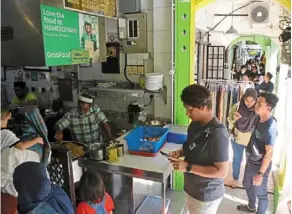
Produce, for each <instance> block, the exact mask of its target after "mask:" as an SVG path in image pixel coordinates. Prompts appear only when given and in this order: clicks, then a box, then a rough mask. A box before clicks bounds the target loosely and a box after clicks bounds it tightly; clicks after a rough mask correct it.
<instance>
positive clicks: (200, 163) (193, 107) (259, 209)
mask: <svg viewBox="0 0 292 214" xmlns="http://www.w3.org/2000/svg"><path fill="white" fill-rule="evenodd" d="M181 100H182V102H183V104H184V106H185V108H186V115H187V116H188V117H189V118H190V119H191V120H192V122H191V123H190V125H189V128H188V137H187V141H186V143H185V144H184V145H183V148H182V149H180V150H178V151H173V152H170V153H169V156H170V157H169V160H170V161H171V163H172V165H173V167H174V169H175V170H179V171H182V172H184V182H185V183H184V190H185V192H186V198H187V205H188V208H189V213H190V214H215V213H217V211H218V208H219V205H220V203H221V201H222V199H223V195H224V181H223V179H224V178H225V177H226V175H227V173H228V169H229V164H228V162H229V149H228V147H229V136H228V131H227V129H226V128H225V126H224V125H223V124H221V123H220V122H219V121H218V119H217V118H216V117H215V116H214V115H213V114H212V111H210V109H211V107H212V101H211V98H210V92H209V91H208V89H207V88H205V87H203V86H200V85H191V86H188V87H186V88H185V89H184V90H183V92H182V95H181ZM278 100H279V99H278V97H277V96H276V95H274V94H272V93H269V92H265V93H260V94H259V95H257V91H256V90H255V89H247V90H246V92H245V94H244V96H243V97H242V99H241V101H240V103H238V104H236V105H235V106H233V108H232V110H231V112H230V115H229V119H228V122H229V123H230V126H229V133H230V136H231V141H232V148H233V151H234V157H233V167H232V168H233V183H232V187H236V186H237V183H238V178H239V172H240V164H241V161H242V156H243V150H244V149H245V150H246V153H247V160H246V167H245V173H244V180H243V186H244V188H245V190H246V193H247V197H248V204H247V205H240V206H238V207H237V209H238V210H239V211H240V212H247V213H257V214H265V213H266V211H267V208H268V192H267V183H268V178H269V175H270V172H271V166H272V156H273V147H274V145H275V143H276V136H277V123H276V120H275V119H274V118H273V117H272V114H271V111H272V110H273V109H274V108H275V107H276V105H277V102H278ZM181 157H184V159H181ZM257 200H258V203H257Z"/></svg>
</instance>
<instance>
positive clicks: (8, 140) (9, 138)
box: [1, 104, 44, 152]
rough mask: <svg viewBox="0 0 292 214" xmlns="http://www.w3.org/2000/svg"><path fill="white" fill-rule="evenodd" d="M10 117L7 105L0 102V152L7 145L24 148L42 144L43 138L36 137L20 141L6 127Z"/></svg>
mask: <svg viewBox="0 0 292 214" xmlns="http://www.w3.org/2000/svg"><path fill="white" fill-rule="evenodd" d="M10 118H11V113H10V112H9V106H8V105H5V104H1V152H2V151H3V150H4V149H5V148H7V147H13V146H15V147H16V148H17V149H20V150H24V149H27V148H29V147H31V146H33V145H35V144H37V143H39V144H42V145H43V144H44V141H43V138H41V137H36V138H34V139H32V140H30V141H25V142H21V141H20V140H19V139H18V138H17V137H16V136H15V134H14V133H13V132H12V131H10V130H8V129H7V124H8V120H10Z"/></svg>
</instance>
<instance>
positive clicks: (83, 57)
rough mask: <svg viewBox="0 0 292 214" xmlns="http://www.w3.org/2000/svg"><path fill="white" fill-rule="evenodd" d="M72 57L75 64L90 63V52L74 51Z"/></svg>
mask: <svg viewBox="0 0 292 214" xmlns="http://www.w3.org/2000/svg"><path fill="white" fill-rule="evenodd" d="M71 57H72V63H73V64H84V63H90V59H89V51H88V50H72V51H71Z"/></svg>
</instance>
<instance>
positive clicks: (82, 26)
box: [41, 5, 99, 66]
mask: <svg viewBox="0 0 292 214" xmlns="http://www.w3.org/2000/svg"><path fill="white" fill-rule="evenodd" d="M41 17H42V31H43V38H44V50H45V59H46V65H47V66H58V65H72V64H79V63H78V62H79V61H80V60H77V58H78V56H77V58H76V55H75V56H74V59H73V58H72V55H71V54H72V51H73V50H74V51H76V50H80V52H79V53H81V55H82V57H81V58H82V60H81V61H88V60H87V59H86V58H85V57H86V56H88V57H89V58H91V59H92V62H96V61H98V57H99V39H98V17H96V16H90V15H87V14H81V13H80V14H79V13H77V12H73V11H69V10H64V9H59V8H54V7H49V6H46V5H41ZM84 50H86V51H84ZM74 51H73V52H74ZM74 53H75V52H74ZM84 53H86V54H84ZM87 53H88V54H87ZM89 58H88V59H89Z"/></svg>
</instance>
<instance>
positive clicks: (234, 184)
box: [230, 180, 238, 189]
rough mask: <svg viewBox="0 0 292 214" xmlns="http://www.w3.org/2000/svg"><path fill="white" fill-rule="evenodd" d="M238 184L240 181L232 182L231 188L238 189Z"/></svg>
mask: <svg viewBox="0 0 292 214" xmlns="http://www.w3.org/2000/svg"><path fill="white" fill-rule="evenodd" d="M237 184H238V180H232V182H231V184H230V187H231V188H232V189H236V187H237Z"/></svg>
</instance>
